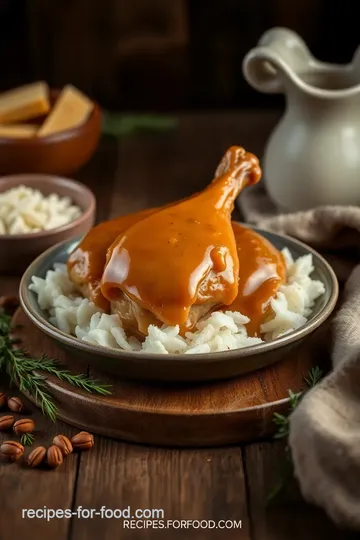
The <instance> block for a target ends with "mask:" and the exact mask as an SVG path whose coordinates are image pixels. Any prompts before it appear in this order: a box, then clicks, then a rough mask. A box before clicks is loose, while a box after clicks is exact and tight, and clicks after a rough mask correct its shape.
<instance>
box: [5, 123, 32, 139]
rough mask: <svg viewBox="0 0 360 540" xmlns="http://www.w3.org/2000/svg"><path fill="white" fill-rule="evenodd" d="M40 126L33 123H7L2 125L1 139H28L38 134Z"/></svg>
mask: <svg viewBox="0 0 360 540" xmlns="http://www.w3.org/2000/svg"><path fill="white" fill-rule="evenodd" d="M38 129H39V126H36V125H31V124H5V125H0V139H1V138H2V137H6V138H11V139H27V138H29V137H34V136H35V135H36V132H37V130H38Z"/></svg>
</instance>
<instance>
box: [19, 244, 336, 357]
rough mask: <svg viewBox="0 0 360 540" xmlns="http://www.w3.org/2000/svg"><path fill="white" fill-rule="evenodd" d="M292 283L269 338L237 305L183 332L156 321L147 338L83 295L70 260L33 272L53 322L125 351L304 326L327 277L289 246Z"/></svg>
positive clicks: (189, 349)
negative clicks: (253, 329) (129, 331)
mask: <svg viewBox="0 0 360 540" xmlns="http://www.w3.org/2000/svg"><path fill="white" fill-rule="evenodd" d="M282 253H283V255H284V258H285V262H286V269H287V283H286V285H283V286H281V287H280V289H279V292H278V293H277V294H276V296H275V297H274V298H273V299H272V300H271V307H272V311H273V313H272V315H271V317H270V318H268V320H267V321H266V322H264V324H262V326H261V332H262V335H263V339H260V338H254V337H250V336H248V335H247V330H246V324H247V323H248V322H249V320H250V319H249V318H248V317H246V316H245V315H242V314H241V313H239V312H236V311H225V312H220V311H216V312H213V313H211V315H209V316H207V317H206V318H204V319H203V320H201V321H199V322H198V324H197V325H196V330H195V331H193V332H187V333H186V335H185V338H184V337H182V336H180V335H179V327H178V326H166V325H164V326H162V328H158V327H157V326H154V325H150V326H149V328H148V335H147V337H146V338H145V340H144V342H143V343H141V342H140V341H139V340H138V339H136V338H134V337H129V338H128V337H127V336H126V334H125V331H124V329H123V328H122V326H121V321H120V319H119V317H118V315H108V314H106V313H103V312H102V311H101V310H100V309H99V308H98V307H97V306H95V305H94V303H93V302H90V301H89V300H88V299H87V298H83V297H82V296H80V295H79V292H78V291H77V289H76V287H75V286H74V285H73V283H72V282H71V281H70V280H69V278H68V274H67V270H66V265H65V264H55V265H54V270H49V271H48V272H47V274H46V277H45V279H42V278H39V277H36V276H33V277H32V283H31V284H30V286H29V289H30V290H32V291H34V292H35V293H36V294H37V295H38V304H39V307H40V308H41V309H43V310H45V311H47V312H48V313H49V321H50V323H51V324H53V325H54V326H56V327H57V328H59V329H60V330H62V331H63V332H65V333H66V334H71V335H73V336H76V337H77V338H78V339H80V340H82V341H85V342H87V343H92V344H97V345H102V346H104V347H111V348H113V349H119V350H122V351H139V352H143V353H157V354H159V353H160V354H172V353H176V354H178V353H183V354H190V353H208V352H215V351H225V350H230V349H240V348H242V347H248V346H250V345H253V344H256V343H263V342H264V341H270V340H273V339H276V338H278V337H280V336H281V335H284V334H287V333H289V332H291V331H293V330H296V329H297V328H300V327H301V326H303V325H304V324H305V323H306V321H307V317H309V315H310V314H311V309H312V307H313V306H314V302H315V300H316V299H317V298H318V297H319V296H320V295H322V294H323V293H324V291H325V287H324V284H323V283H322V282H321V281H316V280H313V279H311V277H310V275H311V273H312V272H313V270H314V267H313V262H312V255H311V254H309V255H304V256H303V257H300V258H299V259H297V260H296V261H294V260H293V258H292V255H291V253H290V251H289V250H288V249H287V248H285V249H284V250H283V252H282Z"/></svg>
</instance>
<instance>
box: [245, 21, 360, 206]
mask: <svg viewBox="0 0 360 540" xmlns="http://www.w3.org/2000/svg"><path fill="white" fill-rule="evenodd" d="M243 73H244V76H245V78H246V80H247V81H248V82H249V84H250V85H251V86H253V87H254V88H255V89H256V90H259V91H260V92H270V93H279V92H283V93H284V94H285V96H286V110H285V113H284V115H283V117H282V119H281V120H280V122H279V124H278V125H277V126H276V128H275V129H274V131H273V132H272V134H271V136H270V139H269V141H268V144H267V146H266V150H265V155H264V161H263V169H264V181H265V183H266V187H267V190H268V193H269V195H270V197H271V198H272V199H273V201H274V202H275V203H276V204H277V206H278V207H279V208H280V209H284V210H289V211H297V210H303V209H307V208H311V207H315V206H320V205H335V204H336V205H360V48H358V49H357V51H356V52H355V54H354V56H353V60H352V62H351V63H350V64H347V65H336V64H326V63H323V62H319V61H318V60H316V59H315V58H314V57H313V56H312V55H311V53H310V51H309V50H308V48H307V46H306V44H305V43H304V41H303V40H302V39H301V38H300V37H299V36H298V35H297V34H296V33H295V32H292V31H291V30H288V29H286V28H273V29H271V30H269V31H267V32H266V33H265V34H264V35H263V36H262V37H261V39H260V41H259V43H258V46H257V47H255V48H254V49H252V50H251V51H250V52H249V53H248V54H247V55H246V57H245V59H244V62H243Z"/></svg>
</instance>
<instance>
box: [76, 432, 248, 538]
mask: <svg viewBox="0 0 360 540" xmlns="http://www.w3.org/2000/svg"><path fill="white" fill-rule="evenodd" d="M94 486H96V490H94ZM78 505H83V506H84V507H88V506H89V505H90V506H92V507H94V508H98V507H101V506H102V505H105V506H107V507H108V508H124V507H127V506H130V507H131V510H132V512H134V511H135V510H136V509H145V508H149V509H162V510H163V511H164V519H165V521H166V520H174V521H175V520H200V521H201V520H206V519H211V520H214V521H215V522H218V521H219V520H224V519H225V520H227V519H229V520H231V519H233V520H242V529H241V530H239V529H228V530H226V531H225V532H224V531H223V530H220V529H207V530H201V529H196V528H188V529H184V528H182V529H175V528H169V529H167V530H164V529H163V530H160V529H152V528H148V529H143V530H139V529H137V530H136V529H134V530H128V529H123V528H122V526H121V524H120V523H119V522H118V521H117V520H115V519H112V520H111V519H110V520H101V519H100V518H97V519H95V520H94V521H92V522H81V523H80V522H79V521H75V522H74V527H73V531H72V536H71V538H73V539H76V540H87V539H88V538H99V537H103V538H121V539H122V540H138V539H140V538H141V539H143V538H144V539H145V540H155V539H156V538H165V539H168V538H171V539H174V540H181V539H183V538H186V539H187V540H193V539H194V540H195V539H205V538H206V540H220V539H222V538H225V539H229V540H232V539H234V540H235V539H239V538H241V540H242V539H244V540H249V539H250V535H249V525H248V520H247V507H246V493H245V488H244V472H243V467H242V458H241V451H240V449H237V448H230V449H224V450H219V449H218V450H216V449H211V450H198V451H192V450H183V451H181V452H180V451H177V450H157V449H151V448H147V447H142V446H132V445H127V444H120V443H115V442H113V441H105V440H104V439H101V441H100V444H99V445H97V446H96V447H94V449H93V451H92V452H91V453H89V454H86V455H84V456H83V459H82V462H81V465H80V471H79V482H78V486H77V494H76V500H75V507H77V506H78Z"/></svg>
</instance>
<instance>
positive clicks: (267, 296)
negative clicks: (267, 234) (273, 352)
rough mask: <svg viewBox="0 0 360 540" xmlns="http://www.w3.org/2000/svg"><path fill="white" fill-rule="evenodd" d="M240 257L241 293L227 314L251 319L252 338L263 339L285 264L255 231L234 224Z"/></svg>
mask: <svg viewBox="0 0 360 540" xmlns="http://www.w3.org/2000/svg"><path fill="white" fill-rule="evenodd" d="M232 227H233V231H234V235H235V241H236V246H237V253H238V257H239V291H238V295H237V297H236V299H235V300H234V302H233V303H232V304H231V305H230V306H226V308H224V310H225V309H226V310H229V311H240V313H242V314H243V315H246V316H247V317H249V319H250V322H249V323H248V324H247V325H246V328H247V332H248V335H249V336H252V337H255V336H259V335H260V325H261V324H262V323H263V321H264V319H265V317H266V315H267V313H268V312H269V310H270V309H271V306H270V300H271V299H272V298H273V297H274V296H275V294H276V293H277V291H278V289H279V287H280V285H282V284H283V283H285V281H286V268H285V261H284V258H283V256H282V253H281V252H280V251H278V250H277V249H276V248H275V246H273V245H272V244H271V243H270V242H269V241H268V240H266V238H264V237H263V236H261V235H260V234H258V233H256V232H255V231H253V230H252V229H248V228H247V227H243V226H241V225H240V224H239V223H234V222H233V223H232Z"/></svg>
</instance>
